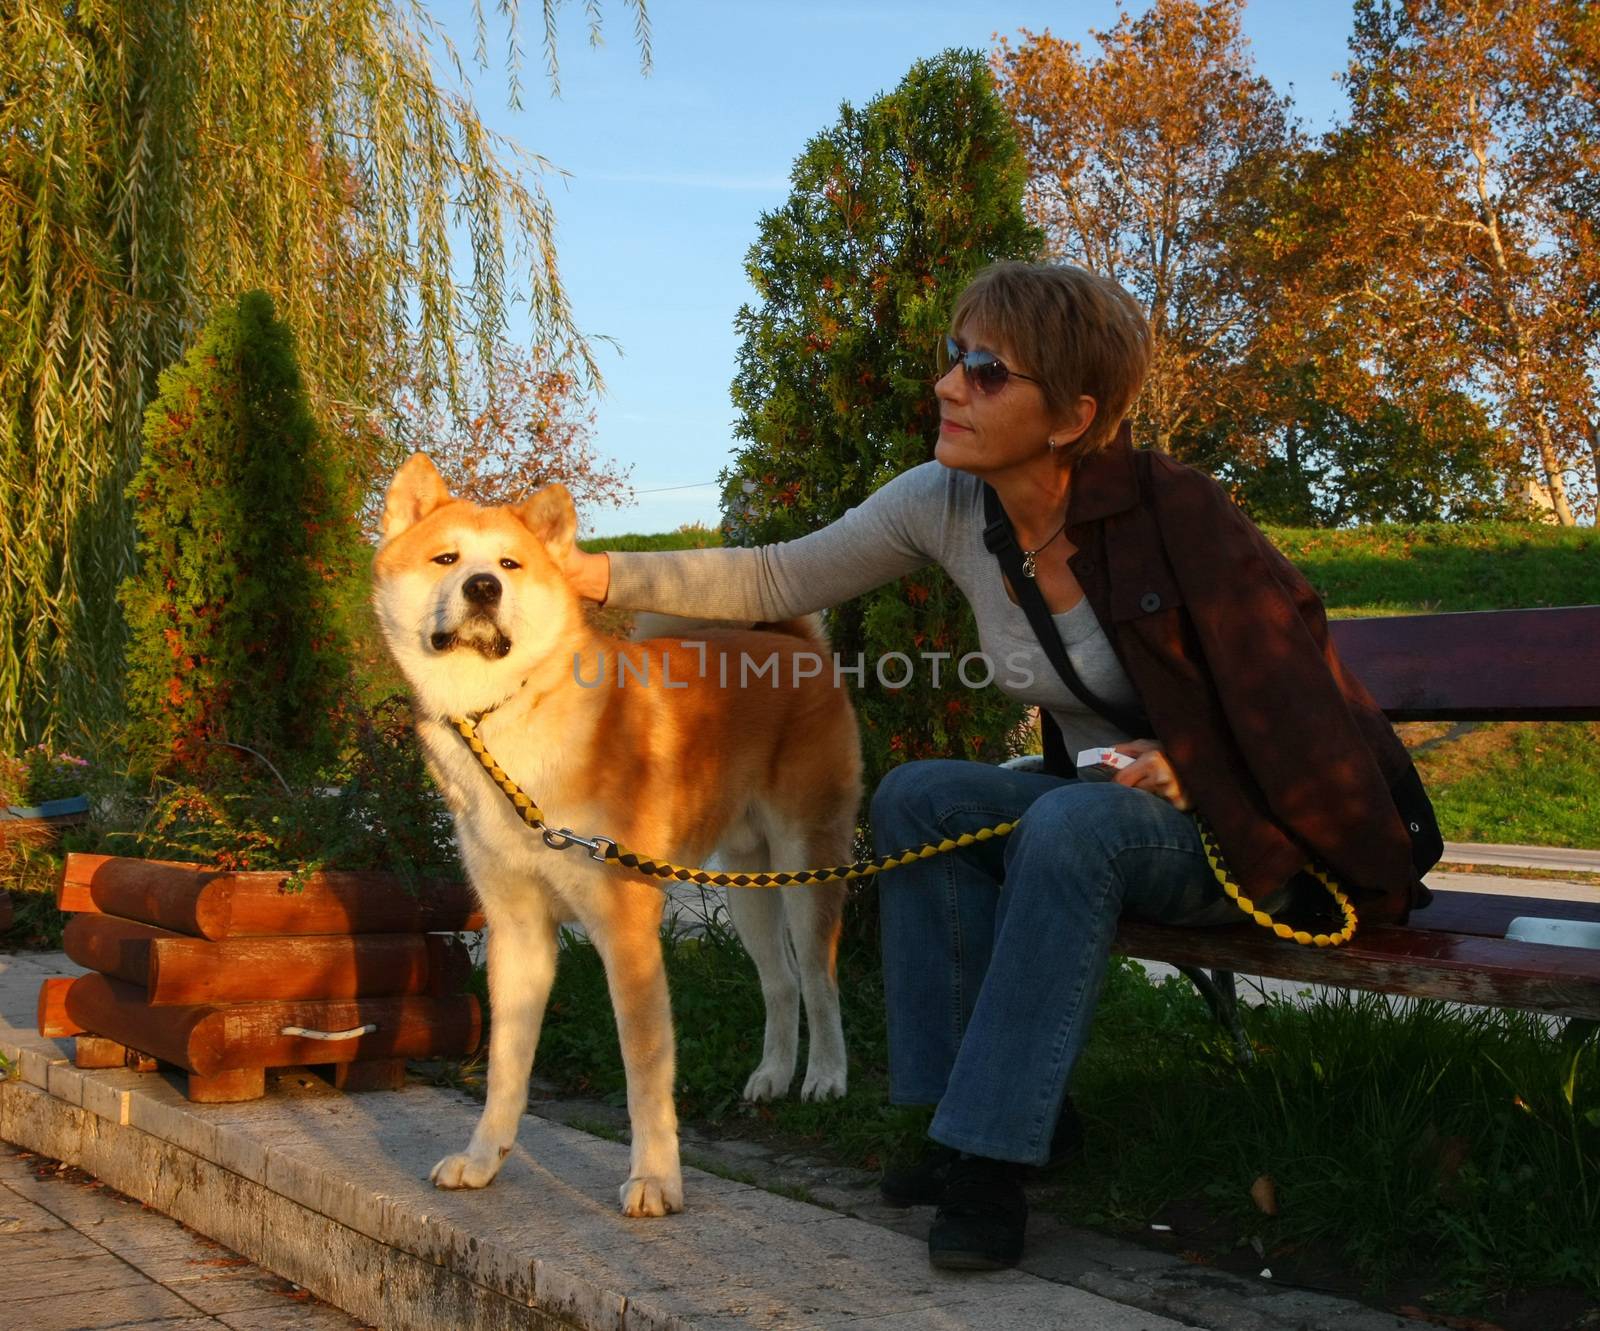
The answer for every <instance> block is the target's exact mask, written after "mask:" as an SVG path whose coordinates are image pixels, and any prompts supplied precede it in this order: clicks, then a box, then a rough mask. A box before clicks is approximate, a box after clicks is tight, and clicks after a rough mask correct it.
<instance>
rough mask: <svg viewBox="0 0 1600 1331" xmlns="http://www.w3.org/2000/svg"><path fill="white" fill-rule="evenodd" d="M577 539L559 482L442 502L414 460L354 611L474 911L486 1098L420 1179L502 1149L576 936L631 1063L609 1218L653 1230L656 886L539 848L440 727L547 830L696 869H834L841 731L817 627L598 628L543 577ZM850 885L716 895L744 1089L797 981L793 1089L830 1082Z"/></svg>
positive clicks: (834, 683)
mask: <svg viewBox="0 0 1600 1331" xmlns="http://www.w3.org/2000/svg"><path fill="white" fill-rule="evenodd" d="M576 531H577V517H576V514H575V512H574V510H573V504H572V499H571V496H570V495H569V494H568V493H567V491H566V489H565V488H564V487H562V486H560V485H549V486H546V487H545V488H543V489H541V490H539V491H538V492H537V493H535V494H533V495H532V496H531V497H529V498H528V499H527V500H525V501H524V502H522V503H520V504H516V505H507V506H503V507H495V508H481V507H478V506H477V505H475V504H472V503H471V502H468V501H466V500H462V499H457V498H454V497H453V496H452V495H451V494H450V492H449V489H448V487H447V486H446V485H445V482H444V480H443V479H442V478H441V476H440V475H439V472H438V470H437V469H436V468H435V467H434V465H433V463H432V462H431V461H430V460H429V459H428V457H427V456H426V455H424V454H421V453H418V454H415V455H413V456H412V457H411V458H410V459H408V460H407V462H406V463H405V464H404V465H403V466H402V467H401V468H400V470H399V471H398V472H397V473H396V475H395V477H394V479H393V481H392V482H391V484H390V486H389V490H388V493H387V495H386V497H385V503H384V511H383V519H382V536H381V540H380V542H379V546H378V551H377V555H376V557H375V559H374V563H373V603H374V606H375V608H376V611H377V617H378V621H379V624H380V625H381V627H382V631H383V635H384V638H385V641H386V643H387V646H388V648H389V651H390V652H391V653H392V655H393V656H394V659H395V661H396V663H397V664H398V665H399V667H400V669H401V671H402V672H403V674H404V675H405V677H406V680H407V682H408V683H409V685H410V687H411V691H412V694H413V697H414V701H415V706H416V717H417V734H418V736H419V738H420V740H421V743H422V746H423V750H424V753H425V755H426V757H427V760H428V763H429V767H430V769H431V771H432V772H433V774H434V776H435V778H436V780H437V781H438V783H439V786H440V788H441V789H442V791H443V792H444V797H445V800H446V801H447V803H448V805H449V807H450V810H451V813H452V814H453V816H454V819H455V830H456V840H457V844H458V845H459V847H460V852H461V860H462V863H463V865H464V866H465V869H466V872H467V876H468V878H469V879H470V881H471V883H472V886H473V888H474V890H475V891H476V893H477V895H478V897H479V899H480V901H481V902H482V904H483V908H484V912H485V915H486V917H487V920H488V966H489V1007H490V1016H491V1022H490V1028H489V1087H488V1096H487V1099H486V1102H485V1104H484V1109H483V1114H482V1116H481V1117H480V1118H479V1120H478V1123H477V1126H476V1128H475V1129H474V1131H473V1133H472V1138H471V1140H470V1141H469V1142H468V1144H467V1147H466V1149H465V1150H464V1151H462V1152H460V1153H458V1154H454V1155H449V1156H446V1157H445V1158H444V1159H443V1160H441V1161H439V1163H438V1164H437V1165H435V1166H434V1168H433V1171H432V1174H431V1178H432V1181H433V1182H434V1183H435V1184H436V1185H437V1186H439V1187H441V1188H481V1187H484V1186H485V1185H486V1184H488V1183H489V1182H490V1181H491V1180H492V1179H493V1178H494V1176H495V1174H496V1172H497V1171H498V1170H499V1168H500V1164H501V1161H502V1160H503V1159H504V1158H505V1156H506V1154H507V1153H508V1152H509V1151H510V1150H511V1147H512V1145H513V1144H514V1142H515V1140H516V1132H517V1123H518V1120H519V1119H520V1118H521V1115H522V1111H523V1108H524V1107H525V1105H526V1103H527V1096H528V1078H529V1075H530V1073H531V1071H532V1067H533V1057H534V1051H535V1048H536V1047H537V1045H538V1040H539V1030H540V1026H541V1024H542V1023H543V1019H544V1011H545V1004H546V1001H547V999H548V997H549V993H550V986H551V982H552V980H553V979H554V975H555V967H556V955H557V930H558V928H559V927H560V925H561V924H562V923H564V922H567V921H576V922H578V923H579V924H581V925H582V926H583V928H584V930H585V931H586V932H587V934H588V936H589V938H590V939H591V940H592V941H593V943H594V945H595V948H596V949H597V951H598V952H599V954H600V957H601V960H602V961H603V963H604V965H605V971H606V979H607V985H608V988H609V990H610V993H611V1002H612V1006H613V1008H614V1010H615V1013H616V1019H617V1032H618V1036H619V1039H620V1042H621V1046H622V1057H623V1063H624V1066H625V1068H626V1072H627V1086H628V1115H629V1119H630V1121H631V1124H632V1129H633V1133H632V1137H633V1140H632V1149H631V1156H630V1167H629V1173H628V1177H627V1179H626V1180H625V1181H624V1182H623V1184H622V1186H621V1189H620V1192H621V1200H622V1210H623V1212H624V1213H625V1214H627V1215H630V1216H659V1215H665V1214H667V1213H669V1212H673V1211H678V1210H681V1209H682V1206H683V1178H682V1171H681V1168H680V1164H679V1158H678V1130H677V1116H676V1111H675V1108H674V1105H673V1099H672V1088H673V1066H674V1045H673V1032H672V1017H671V1011H670V1008H669V1006H668V998H667V982H666V972H665V969H664V966H663V961H662V952H661V939H660V929H661V921H662V914H663V906H664V902H665V894H664V892H663V891H662V889H661V888H660V887H659V886H657V885H656V883H655V881H654V880H651V879H647V878H645V877H644V876H642V875H640V874H637V873H634V872H632V871H630V870H628V869H626V868H623V867H620V866H618V865H616V864H614V863H612V864H603V863H600V862H598V861H596V860H595V859H594V858H593V857H592V856H591V855H590V854H589V853H588V851H586V850H585V849H583V848H582V847H580V846H575V845H569V847H568V848H567V849H565V850H564V851H563V850H556V849H552V848H551V847H550V846H548V845H546V844H545V843H544V841H543V840H542V839H541V837H540V835H539V833H537V832H536V831H534V830H532V829H530V828H529V827H528V826H527V825H526V824H525V823H524V822H523V821H522V819H521V818H520V817H519V815H518V813H517V811H516V809H515V808H514V807H513V805H512V803H511V801H510V800H509V799H508V798H507V797H506V795H505V794H504V792H503V791H502V790H501V789H500V788H499V787H498V786H497V785H496V784H495V782H494V781H493V780H492V779H491V778H490V776H489V775H488V773H487V772H485V771H484V769H483V767H482V766H481V764H480V763H479V761H478V760H477V758H476V757H475V756H474V755H473V754H472V752H471V751H470V750H469V747H468V745H467V744H466V743H465V742H464V740H463V739H462V737H461V736H460V734H459V733H458V732H457V731H456V729H455V728H454V727H453V725H452V724H451V718H453V717H477V718H478V721H477V730H478V735H479V738H480V739H481V740H482V742H483V744H484V746H485V747H486V749H487V750H488V752H489V753H491V754H492V755H493V756H494V758H495V760H496V761H497V762H498V763H499V765H500V766H501V768H502V769H503V770H504V771H505V772H506V774H507V775H508V776H510V777H511V778H512V779H513V780H514V781H515V782H516V783H517V784H518V785H519V786H521V788H522V789H523V790H524V791H525V792H526V793H527V794H528V795H529V796H530V797H531V798H532V799H533V800H534V801H535V802H536V803H538V804H539V806H540V807H541V808H542V810H543V812H544V816H545V821H546V822H547V823H548V825H549V826H551V827H553V828H554V827H565V828H571V829H573V830H574V831H576V832H578V833H580V834H582V835H585V836H594V835H603V836H605V837H607V838H610V839H612V840H614V841H616V842H618V843H620V844H621V845H623V846H625V847H628V848H630V849H633V850H635V851H638V852H639V853H641V854H644V855H648V856H651V857H654V858H655V859H658V860H668V861H670V862H672V863H676V864H687V865H691V866H699V865H702V864H705V863H706V861H707V860H708V859H710V858H711V857H712V856H713V855H715V856H716V858H717V860H718V862H719V863H720V864H721V865H722V866H723V867H725V868H729V869H771V868H779V869H782V868H790V869H798V868H807V867H820V866H825V865H838V864H845V863H848V862H849V861H850V859H851V849H852V844H853V837H854V830H855V819H856V813H857V809H858V806H859V803H860V798H861V754H860V737H859V733H858V731H857V728H856V720H855V713H854V710H853V708H852V707H851V704H850V701H849V697H848V695H847V693H846V692H845V690H844V689H843V688H842V687H841V686H840V684H839V681H838V678H837V675H836V674H835V673H834V672H833V671H832V670H831V668H830V667H829V665H828V664H825V663H824V662H826V660H827V657H828V653H827V644H826V640H825V639H824V638H822V637H821V636H820V628H819V627H818V626H817V625H816V624H815V622H814V621H810V622H808V621H797V622H796V623H794V624H792V625H789V626H785V627H786V628H787V629H789V630H790V631H786V632H757V631H739V630H731V629H723V630H716V631H708V632H705V633H703V634H700V635H698V641H695V642H684V641H680V640H677V639H649V640H646V641H642V642H638V641H625V640H623V639H619V638H615V637H611V636H609V635H606V634H603V633H601V632H599V631H598V630H597V629H596V628H594V627H593V626H592V624H591V623H590V621H589V618H588V616H587V615H586V614H585V611H584V609H583V606H582V604H581V602H580V600H579V598H578V596H577V594H576V593H575V592H574V591H573V589H572V588H571V586H570V585H569V584H568V582H567V580H566V578H565V576H564V575H563V574H562V572H561V563H562V559H563V556H564V555H566V554H568V553H570V551H571V548H572V545H573V540H574V537H575V534H576ZM774 661H775V662H776V665H777V669H776V672H775V677H774V675H773V673H772V672H771V671H770V669H766V670H764V672H763V673H757V674H755V676H754V678H753V679H751V678H747V676H748V675H749V674H750V672H751V671H752V670H753V669H754V670H762V669H763V668H764V667H770V666H771V664H772V663H773V662H774ZM752 662H753V663H754V666H751V665H750V664H749V663H752ZM818 666H820V669H818V668H817V667H818ZM741 684H742V685H743V687H740V685H741ZM844 895H845V887H844V885H843V884H842V883H824V884H815V885H811V886H807V887H798V888H797V887H786V888H767V889H738V888H733V889H730V890H729V913H730V915H731V917H732V919H733V921H734V925H735V928H736V929H737V931H738V933H739V936H740V938H741V940H742V941H743V942H744V945H745V947H746V948H747V949H748V951H749V952H750V954H751V956H752V957H753V958H754V960H755V963H756V967H757V970H758V972H759V974H760V979H761V991H762V996H763V998H764V1000H765V1003H766V1030H765V1037H764V1041H763V1047H762V1056H761V1062H760V1064H759V1066H758V1067H757V1068H756V1069H755V1071H754V1072H753V1073H752V1074H751V1077H750V1079H749V1081H748V1083H747V1084H746V1086H745V1094H746V1096H748V1097H750V1098H752V1099H764V1098H768V1097H771V1096H776V1095H781V1094H784V1093H786V1092H787V1091H788V1089H789V1087H790V1085H791V1083H792V1081H793V1079H794V1073H795V1064H796V1060H797V1051H798V1043H799V1034H798V1029H799V1003H798V1002H797V990H798V994H799V996H800V997H801V998H803V1000H804V1004H805V1009H806V1020H807V1026H808V1030H809V1041H810V1052H809V1058H808V1061H807V1066H806V1075H805V1081H804V1083H803V1087H802V1093H803V1094H804V1095H805V1096H807V1097H810V1098H825V1097H831V1096H836V1095H841V1094H843V1093H844V1090H845V1086H846V1062H845V1047H844V1034H843V1029H842V1026H841V1024H840V1019H839V995H838V981H837V975H836V969H835V962H836V957H837V950H838V941H839V931H840V924H841V916H842V911H843V903H844Z"/></svg>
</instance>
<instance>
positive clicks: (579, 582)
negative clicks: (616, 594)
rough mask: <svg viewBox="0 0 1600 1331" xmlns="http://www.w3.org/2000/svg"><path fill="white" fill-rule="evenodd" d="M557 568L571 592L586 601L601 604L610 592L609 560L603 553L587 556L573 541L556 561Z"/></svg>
mask: <svg viewBox="0 0 1600 1331" xmlns="http://www.w3.org/2000/svg"><path fill="white" fill-rule="evenodd" d="M558 567H559V568H560V569H561V572H562V574H563V576H565V578H566V580H567V581H568V582H569V583H570V584H571V585H572V590H573V591H575V592H577V593H578V595H579V596H581V597H583V598H584V600H586V601H597V602H603V601H604V600H605V599H606V594H607V593H608V592H609V591H610V590H611V559H610V557H609V556H608V555H606V554H604V553H603V552H602V553H601V554H598V555H591V554H587V553H586V552H585V551H583V550H582V549H580V548H579V547H578V544H577V542H576V541H574V542H573V543H572V545H571V546H570V547H568V549H567V552H566V554H565V555H564V556H563V557H562V558H561V559H560V560H559V561H558Z"/></svg>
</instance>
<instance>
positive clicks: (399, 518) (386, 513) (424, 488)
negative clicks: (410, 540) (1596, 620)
mask: <svg viewBox="0 0 1600 1331" xmlns="http://www.w3.org/2000/svg"><path fill="white" fill-rule="evenodd" d="M449 502H450V488H449V487H448V486H447V485H446V484H445V483H444V477H442V476H441V475H439V469H438V468H437V467H435V466H434V465H433V460H432V459H431V458H430V457H429V456H428V455H427V454H426V453H413V454H412V455H411V456H410V457H408V458H407V459H406V460H405V465H404V466H402V467H401V468H400V470H399V471H397V472H395V474H394V480H392V481H390V482H389V492H388V494H386V495H384V497H383V529H382V530H383V539H382V543H387V542H389V541H392V540H394V538H395V537H396V536H398V535H400V533H401V532H403V531H405V530H406V528H408V527H414V526H416V525H417V523H419V522H421V521H422V519H423V518H425V517H427V516H428V514H430V513H432V512H433V510H434V509H436V508H438V507H440V506H441V505H442V504H448V503H449Z"/></svg>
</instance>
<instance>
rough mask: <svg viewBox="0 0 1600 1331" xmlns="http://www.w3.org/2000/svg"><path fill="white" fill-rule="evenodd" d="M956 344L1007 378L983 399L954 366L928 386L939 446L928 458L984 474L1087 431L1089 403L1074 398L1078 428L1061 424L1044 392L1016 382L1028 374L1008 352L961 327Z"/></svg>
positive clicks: (994, 341)
mask: <svg viewBox="0 0 1600 1331" xmlns="http://www.w3.org/2000/svg"><path fill="white" fill-rule="evenodd" d="M956 342H957V343H958V344H959V345H960V347H961V349H962V350H963V351H987V352H989V353H990V354H991V355H993V356H995V357H997V358H998V359H999V360H1001V361H1003V362H1004V363H1005V365H1006V366H1007V368H1009V369H1010V370H1012V371H1013V373H1012V375H1011V376H1010V378H1008V379H1007V380H1006V381H1005V384H1004V385H1003V386H1002V387H1001V389H1000V390H999V392H996V393H989V394H985V393H983V392H980V391H979V390H978V388H977V387H975V386H974V385H973V383H972V382H971V381H970V380H969V379H968V378H967V373H966V371H965V370H964V369H962V367H961V365H960V364H959V363H958V364H955V365H952V366H951V367H950V369H949V371H948V372H947V373H946V374H945V375H944V377H943V378H941V379H940V380H939V381H938V382H937V383H936V384H934V386H933V391H934V395H935V396H936V397H937V398H938V399H939V442H938V444H937V446H936V447H935V448H934V451H933V455H934V457H935V458H937V459H938V460H939V461H940V462H942V463H944V465H945V466H947V467H954V468H955V469H956V470H958V471H966V472H971V473H973V474H974V475H980V476H981V475H986V474H988V473H991V472H995V471H1001V470H1004V469H1005V468H1007V467H1013V466H1016V465H1017V464H1019V463H1023V462H1027V461H1029V460H1033V459H1038V458H1041V457H1044V456H1047V455H1048V452H1049V441H1050V440H1051V439H1052V438H1054V439H1058V440H1061V441H1063V442H1068V441H1070V440H1072V439H1075V438H1076V437H1077V436H1078V435H1079V434H1081V433H1082V432H1083V431H1084V430H1085V429H1087V428H1088V426H1089V421H1090V420H1092V419H1093V413H1094V401H1093V399H1092V398H1082V399H1080V402H1081V403H1086V404H1087V407H1088V414H1087V415H1085V416H1083V419H1082V423H1081V424H1079V423H1078V422H1077V421H1074V422H1072V423H1070V424H1063V422H1061V421H1059V420H1057V419H1056V418H1055V417H1054V416H1052V415H1051V412H1050V408H1049V407H1048V405H1047V404H1046V402H1045V396H1044V390H1043V389H1042V388H1040V387H1039V385H1038V384H1036V383H1033V382H1031V381H1030V380H1027V379H1021V378H1018V375H1023V374H1032V373H1033V370H1032V367H1030V366H1027V365H1022V364H1020V363H1019V362H1018V361H1017V359H1016V358H1015V356H1014V355H1012V354H1011V352H1010V349H1009V348H1008V347H1005V346H1003V345H1000V344H999V343H998V341H997V339H994V338H991V337H987V336H985V335H984V334H982V333H980V332H978V331H977V330H975V329H970V328H962V329H961V330H960V331H959V332H958V333H957V334H956ZM1080 414H1081V413H1080Z"/></svg>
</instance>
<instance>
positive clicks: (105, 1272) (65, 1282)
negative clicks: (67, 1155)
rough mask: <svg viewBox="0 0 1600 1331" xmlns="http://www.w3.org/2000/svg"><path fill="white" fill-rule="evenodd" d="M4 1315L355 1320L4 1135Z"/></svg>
mask: <svg viewBox="0 0 1600 1331" xmlns="http://www.w3.org/2000/svg"><path fill="white" fill-rule="evenodd" d="M0 1270H3V1271H4V1272H5V1273H6V1291H5V1295H4V1303H3V1304H0V1323H3V1324H4V1325H6V1326H9V1327H15V1328H17V1329H18V1331H24V1328H25V1329H26V1331H99V1328H112V1327H115V1328H117V1331H146V1329H147V1328H148V1331H224V1328H227V1329H228V1331H360V1326H361V1324H360V1323H359V1322H357V1321H355V1320H354V1319H352V1318H351V1317H349V1316H347V1315H346V1314H344V1313H342V1312H340V1311H339V1310H338V1309H337V1308H332V1307H329V1306H328V1305H327V1304H326V1303H323V1302H322V1301H321V1300H320V1299H317V1298H315V1297H313V1296H312V1295H311V1294H310V1293H309V1292H308V1291H306V1290H304V1289H302V1288H301V1287H300V1286H299V1285H295V1284H291V1283H290V1282H289V1281H287V1280H284V1279H281V1278H280V1277H278V1276H275V1275H273V1274H272V1272H270V1271H265V1270H263V1269H262V1268H261V1267H259V1266H255V1265H253V1264H252V1263H250V1262H248V1261H246V1260H245V1259H244V1258H243V1257H240V1256H239V1255H238V1254H237V1253H234V1252H230V1251H229V1250H228V1249H227V1248H224V1247H222V1246H221V1245H220V1244H218V1243H214V1242H212V1241H211V1240H210V1239H208V1238H204V1237H203V1236H201V1235H199V1234H196V1233H195V1232H194V1231H193V1230H190V1229H185V1228H184V1227H183V1226H182V1225H180V1224H179V1223H178V1222H177V1221H175V1220H169V1219H168V1218H167V1217H166V1216H164V1215H162V1214H161V1213H160V1212H159V1211H154V1210H151V1208H150V1207H148V1206H145V1205H143V1204H141V1203H140V1202H137V1201H135V1200H134V1199H133V1198H131V1197H125V1196H123V1195H122V1194H121V1193H118V1192H113V1191H112V1190H111V1189H110V1188H107V1187H105V1186H104V1185H103V1184H101V1183H100V1181H99V1180H98V1179H95V1178H92V1177H90V1176H89V1175H88V1174H85V1173H84V1172H83V1171H82V1170H81V1169H73V1168H72V1167H70V1166H68V1165H59V1164H57V1163H56V1162H55V1161H53V1160H46V1159H42V1158H41V1157H39V1156H36V1155H32V1154H30V1153H28V1152H26V1151H20V1150H17V1149H16V1148H14V1147H7V1146H0Z"/></svg>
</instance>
